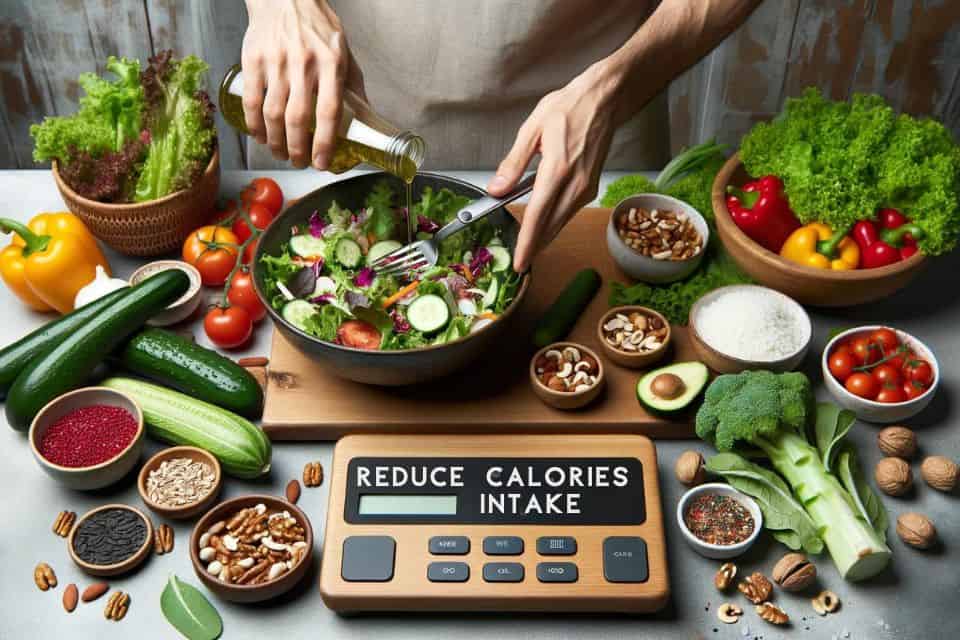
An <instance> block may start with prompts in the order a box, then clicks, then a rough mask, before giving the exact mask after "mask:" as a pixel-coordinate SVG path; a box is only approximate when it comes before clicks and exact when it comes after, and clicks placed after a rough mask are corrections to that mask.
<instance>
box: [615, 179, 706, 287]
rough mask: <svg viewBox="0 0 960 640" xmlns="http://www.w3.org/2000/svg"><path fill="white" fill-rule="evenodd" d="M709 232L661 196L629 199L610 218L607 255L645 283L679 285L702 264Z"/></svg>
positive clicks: (689, 210)
mask: <svg viewBox="0 0 960 640" xmlns="http://www.w3.org/2000/svg"><path fill="white" fill-rule="evenodd" d="M709 239H710V229H709V227H708V226H707V222H706V220H704V219H703V216H702V215H700V213H699V212H698V211H697V210H696V209H694V208H693V207H691V206H690V205H689V204H687V203H686V202H683V201H682V200H677V199H676V198H671V197H670V196H664V195H660V194H657V193H641V194H638V195H635V196H630V197H629V198H625V199H624V200H622V201H621V202H620V204H618V205H617V206H616V208H615V209H614V210H613V213H612V214H611V215H610V222H609V224H608V225H607V249H608V250H609V251H610V255H611V256H613V259H614V261H615V262H616V263H617V265H618V266H619V267H620V268H621V269H622V270H623V271H624V272H625V273H626V274H627V275H629V276H631V277H632V278H635V279H636V280H640V281H642V282H653V283H663V282H674V281H676V280H682V279H683V278H686V277H687V276H688V275H690V273H692V272H693V270H694V269H696V268H697V266H698V265H699V264H700V261H701V260H702V259H703V254H704V250H705V249H706V247H707V242H708V241H709Z"/></svg>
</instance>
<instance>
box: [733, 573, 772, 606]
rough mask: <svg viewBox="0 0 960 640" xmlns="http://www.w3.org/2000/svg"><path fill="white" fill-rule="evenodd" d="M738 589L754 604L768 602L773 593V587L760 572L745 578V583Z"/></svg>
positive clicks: (738, 586)
mask: <svg viewBox="0 0 960 640" xmlns="http://www.w3.org/2000/svg"><path fill="white" fill-rule="evenodd" d="M737 589H739V590H740V593H742V594H743V595H744V596H746V598H747V600H749V601H750V602H752V603H753V604H760V603H761V602H763V601H765V600H768V599H769V598H770V594H772V593H773V585H772V584H770V581H769V580H767V577H766V576H765V575H763V574H762V573H760V572H759V571H758V572H756V573H753V574H752V575H749V576H747V577H746V578H744V580H743V582H741V583H740V584H738V585H737Z"/></svg>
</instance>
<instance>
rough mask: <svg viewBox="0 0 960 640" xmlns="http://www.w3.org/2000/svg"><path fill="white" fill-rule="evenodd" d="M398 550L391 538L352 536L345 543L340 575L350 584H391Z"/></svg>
mask: <svg viewBox="0 0 960 640" xmlns="http://www.w3.org/2000/svg"><path fill="white" fill-rule="evenodd" d="M396 548H397V543H396V542H395V541H394V540H393V538H391V537H390V536H350V537H349V538H347V539H346V540H344V541H343V562H342V564H341V565H340V575H341V576H343V579H344V580H346V581H348V582H389V581H390V580H392V579H393V557H394V553H395V552H396Z"/></svg>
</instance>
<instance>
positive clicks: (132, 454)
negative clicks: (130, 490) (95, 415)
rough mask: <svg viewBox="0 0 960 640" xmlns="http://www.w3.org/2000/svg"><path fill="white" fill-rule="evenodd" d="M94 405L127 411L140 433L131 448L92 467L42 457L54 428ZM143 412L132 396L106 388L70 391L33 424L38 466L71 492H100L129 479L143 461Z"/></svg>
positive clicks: (50, 404) (32, 440) (31, 436)
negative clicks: (42, 447)
mask: <svg viewBox="0 0 960 640" xmlns="http://www.w3.org/2000/svg"><path fill="white" fill-rule="evenodd" d="M93 405H109V406H111V407H120V408H122V409H126V410H127V411H129V412H130V414H131V415H132V416H133V419H134V420H136V421H137V432H136V434H134V436H133V440H131V441H130V444H128V445H127V447H126V448H125V449H124V450H123V451H121V452H120V453H118V454H117V455H115V456H114V457H112V458H110V459H109V460H106V461H104V462H101V463H100V464H95V465H92V466H89V467H65V466H62V465H59V464H56V463H53V462H51V461H49V460H47V459H46V458H44V457H43V455H41V453H40V447H39V443H40V441H41V439H42V438H43V436H44V434H45V433H46V432H47V429H49V428H50V427H51V426H53V424H54V423H55V422H56V421H57V420H59V419H60V418H62V417H63V416H65V415H67V414H68V413H70V412H72V411H75V410H77V409H80V408H82V407H89V406H93ZM144 433H145V430H144V428H143V412H141V411H140V407H139V406H137V403H136V402H134V401H133V399H132V398H130V396H128V395H126V394H125V393H121V392H119V391H115V390H114V389H107V388H106V387H86V388H83V389H77V390H75V391H70V392H69V393H65V394H63V395H62V396H59V397H57V398H54V399H53V400H51V401H50V402H48V403H47V405H46V406H45V407H43V409H41V410H40V413H38V414H37V415H36V417H34V419H33V422H32V423H31V424H30V432H29V435H28V439H29V440H30V450H31V451H33V457H34V458H36V460H37V464H39V465H40V468H41V469H43V470H44V471H45V472H46V474H47V475H48V476H50V477H51V478H53V479H54V480H56V481H57V482H59V483H60V484H62V485H64V486H66V487H69V488H71V489H77V490H80V491H87V490H90V489H100V488H103V487H106V486H108V485H111V484H113V483H114V482H117V481H118V480H120V479H121V478H123V477H124V476H126V475H127V473H129V472H130V470H131V469H133V467H134V465H136V464H137V462H138V461H139V460H140V453H141V452H142V451H143V438H144Z"/></svg>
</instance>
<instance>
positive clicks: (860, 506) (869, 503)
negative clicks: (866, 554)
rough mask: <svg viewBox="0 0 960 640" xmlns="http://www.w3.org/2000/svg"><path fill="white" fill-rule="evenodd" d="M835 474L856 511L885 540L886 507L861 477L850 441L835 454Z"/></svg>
mask: <svg viewBox="0 0 960 640" xmlns="http://www.w3.org/2000/svg"><path fill="white" fill-rule="evenodd" d="M837 475H838V476H839V477H840V482H841V483H843V486H844V488H845V489H846V490H847V493H849V494H850V497H851V498H852V499H853V503H854V505H855V507H856V509H857V511H858V512H859V513H860V515H861V516H862V517H863V518H864V519H865V520H866V521H867V522H869V523H870V524H871V525H872V526H873V529H874V531H876V532H877V533H878V534H879V535H880V538H881V539H884V540H885V539H886V537H887V526H888V525H889V515H888V514H887V509H886V507H884V506H883V501H882V500H880V496H879V495H878V494H877V492H876V491H874V490H873V488H872V487H871V486H870V484H869V483H868V482H867V481H866V479H865V478H864V477H863V471H862V469H861V468H860V463H859V461H858V460H857V453H856V449H854V447H853V445H851V444H850V443H847V444H844V446H843V447H841V448H840V451H839V454H838V455H837Z"/></svg>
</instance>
